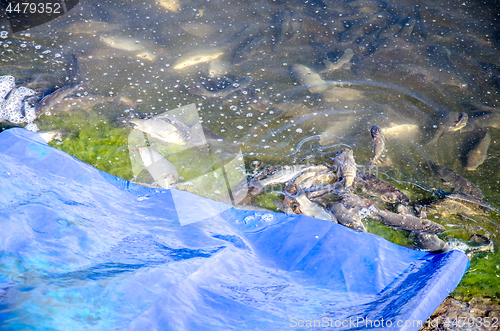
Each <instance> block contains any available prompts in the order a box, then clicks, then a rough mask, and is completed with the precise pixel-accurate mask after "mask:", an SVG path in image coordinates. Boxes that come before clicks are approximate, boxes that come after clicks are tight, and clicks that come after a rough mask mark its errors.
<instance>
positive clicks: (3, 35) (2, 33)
mask: <svg viewBox="0 0 500 331" xmlns="http://www.w3.org/2000/svg"><path fill="white" fill-rule="evenodd" d="M8 37H9V32H8V31H0V38H2V39H7V38H8Z"/></svg>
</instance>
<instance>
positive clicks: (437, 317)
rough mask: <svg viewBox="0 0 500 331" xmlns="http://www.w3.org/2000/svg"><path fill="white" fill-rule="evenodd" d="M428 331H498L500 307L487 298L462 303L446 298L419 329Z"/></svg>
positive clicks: (499, 328) (499, 327)
mask: <svg viewBox="0 0 500 331" xmlns="http://www.w3.org/2000/svg"><path fill="white" fill-rule="evenodd" d="M429 330H471V331H472V330H473V331H481V330H485V331H489V330H500V305H498V304H495V303H492V302H491V299H489V298H475V299H472V300H471V301H469V302H462V301H458V300H456V299H453V298H451V297H448V298H446V300H445V301H444V302H443V303H442V304H441V306H439V307H438V309H436V311H435V312H434V313H433V314H432V315H431V317H430V318H429V319H428V320H427V321H426V322H425V324H424V326H423V327H421V328H420V331H429Z"/></svg>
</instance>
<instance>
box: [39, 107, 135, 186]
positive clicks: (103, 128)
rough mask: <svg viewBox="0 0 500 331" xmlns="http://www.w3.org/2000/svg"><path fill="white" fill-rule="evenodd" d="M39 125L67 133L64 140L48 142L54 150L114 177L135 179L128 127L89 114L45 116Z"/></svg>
mask: <svg viewBox="0 0 500 331" xmlns="http://www.w3.org/2000/svg"><path fill="white" fill-rule="evenodd" d="M37 123H38V126H39V127H40V129H41V130H56V129H60V128H64V129H65V130H67V134H65V135H63V138H62V141H58V140H53V141H52V142H50V143H49V145H51V146H52V147H55V148H58V149H60V150H62V151H64V152H66V153H68V154H70V155H72V156H74V157H75V158H77V159H79V160H81V161H83V162H85V163H88V164H90V165H92V166H93V167H95V168H97V169H99V170H102V171H104V172H107V173H110V174H112V175H114V176H117V177H121V178H123V179H126V180H130V179H131V178H132V167H131V164H130V158H129V153H128V140H127V139H128V133H129V132H130V129H129V128H125V127H117V126H116V125H115V124H114V123H111V122H110V121H109V119H107V118H106V117H105V116H103V115H99V114H95V113H87V112H72V113H69V114H62V115H58V116H42V117H41V118H40V119H39V120H38V121H37Z"/></svg>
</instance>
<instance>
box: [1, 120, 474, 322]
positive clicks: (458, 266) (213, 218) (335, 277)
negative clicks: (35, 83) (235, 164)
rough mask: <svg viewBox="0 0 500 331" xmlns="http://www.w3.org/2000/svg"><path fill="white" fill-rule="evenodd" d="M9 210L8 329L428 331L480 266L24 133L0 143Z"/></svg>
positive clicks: (4, 311)
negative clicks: (156, 179)
mask: <svg viewBox="0 0 500 331" xmlns="http://www.w3.org/2000/svg"><path fill="white" fill-rule="evenodd" d="M175 202H177V203H175ZM0 208H1V209H0V327H1V328H2V330H30V329H32V330H83V329H88V330H294V329H300V328H301V327H304V328H306V329H351V330H366V329H400V330H418V328H419V323H424V322H425V320H426V319H427V318H428V317H429V316H430V315H431V314H432V312H433V311H434V310H435V309H436V308H437V307H438V306H439V304H440V303H441V302H442V301H443V300H444V298H445V297H446V296H447V295H448V294H449V293H450V291H452V290H453V289H454V288H455V286H456V285H457V284H458V282H459V281H460V279H461V278H462V276H463V274H464V272H465V270H466V269H467V267H468V259H467V257H466V256H465V255H464V254H463V253H462V252H459V251H451V252H448V253H445V254H439V255H435V254H429V253H425V252H420V251H415V250H410V249H407V248H404V247H400V246H397V245H394V244H392V243H390V242H388V241H386V240H385V239H383V238H380V237H378V236H375V235H371V234H366V233H358V232H355V231H352V230H350V229H348V228H345V227H343V226H340V225H337V224H333V223H331V222H328V221H323V220H318V219H314V218H310V217H307V216H303V215H294V216H290V215H285V214H280V213H266V212H256V211H243V210H237V209H233V208H230V207H229V206H226V205H222V204H220V203H215V202H212V201H211V200H208V199H205V198H201V197H198V196H196V195H193V194H190V193H187V192H183V191H177V190H163V189H150V188H144V187H140V186H138V185H134V184H131V183H129V182H127V181H125V180H122V179H119V178H116V177H113V176H111V175H109V174H106V173H103V172H101V171H99V170H96V169H94V168H92V167H91V166H89V165H87V164H85V163H82V162H80V161H78V160H76V159H74V158H73V157H71V156H69V155H68V154H65V153H64V152H61V151H59V150H57V149H54V148H51V147H49V146H48V145H46V144H45V143H44V142H43V141H42V140H41V139H40V137H39V135H38V134H36V133H32V132H30V131H27V130H24V129H10V130H7V131H4V132H3V133H1V134H0ZM185 214H189V215H190V218H191V219H193V218H199V220H200V221H198V222H194V223H189V224H187V225H186V224H184V225H183V222H181V221H180V217H182V215H185Z"/></svg>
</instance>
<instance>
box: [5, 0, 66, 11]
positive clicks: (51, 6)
mask: <svg viewBox="0 0 500 331" xmlns="http://www.w3.org/2000/svg"><path fill="white" fill-rule="evenodd" d="M5 11H6V12H7V13H9V14H12V13H18V14H20V13H23V14H35V13H38V14H60V13H61V4H60V3H57V2H55V3H50V2H47V3H34V2H22V3H17V4H16V5H15V6H12V3H11V2H9V5H8V6H7V8H6V9H5Z"/></svg>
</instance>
